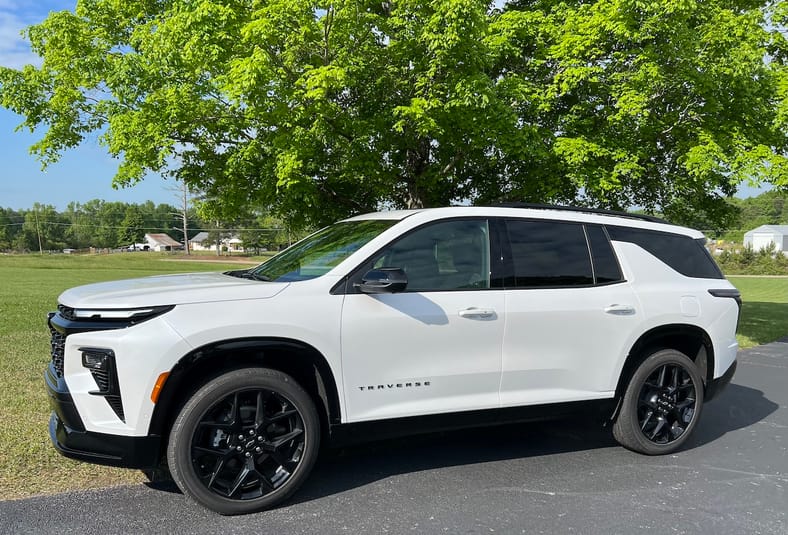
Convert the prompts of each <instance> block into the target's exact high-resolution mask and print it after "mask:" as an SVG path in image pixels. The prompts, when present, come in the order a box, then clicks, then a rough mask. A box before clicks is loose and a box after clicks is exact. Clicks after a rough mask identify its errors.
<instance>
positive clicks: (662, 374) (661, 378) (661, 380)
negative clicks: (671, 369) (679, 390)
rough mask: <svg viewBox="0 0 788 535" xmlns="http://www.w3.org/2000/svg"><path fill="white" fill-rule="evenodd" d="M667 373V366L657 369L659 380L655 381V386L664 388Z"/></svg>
mask: <svg viewBox="0 0 788 535" xmlns="http://www.w3.org/2000/svg"><path fill="white" fill-rule="evenodd" d="M667 371H668V367H667V365H665V366H662V367H661V368H660V369H659V379H657V384H658V385H659V386H660V388H664V387H665V374H666V372H667Z"/></svg>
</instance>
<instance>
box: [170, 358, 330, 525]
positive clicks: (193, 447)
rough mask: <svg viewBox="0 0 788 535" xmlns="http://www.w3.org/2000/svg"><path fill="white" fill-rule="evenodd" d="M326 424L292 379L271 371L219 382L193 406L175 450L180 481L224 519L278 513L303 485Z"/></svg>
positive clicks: (187, 408) (176, 427)
mask: <svg viewBox="0 0 788 535" xmlns="http://www.w3.org/2000/svg"><path fill="white" fill-rule="evenodd" d="M319 441H320V424H319V420H318V416H317V411H316V410H315V407H314V404H313V403H312V400H311V398H310V397H309V395H308V394H307V393H306V392H305V391H304V390H303V389H302V388H301V387H300V386H299V385H298V384H297V383H296V382H295V381H294V380H293V378H292V377H290V376H288V375H286V374H284V373H282V372H279V371H276V370H270V369H265V368H245V369H241V370H235V371H232V372H229V373H226V374H224V375H221V376H219V377H217V378H216V379H213V380H212V381H210V382H208V383H207V384H206V385H204V386H203V387H202V388H201V389H200V390H198V391H197V392H196V393H195V394H194V396H192V398H191V399H189V401H187V402H186V404H185V405H184V407H183V409H182V410H181V412H180V414H179V415H178V418H177V419H176V420H175V423H174V424H173V428H172V431H171V433H170V441H169V444H168V448H167V460H168V464H169V467H170V472H171V474H172V478H173V479H174V480H175V482H176V483H177V485H178V487H180V489H181V490H182V491H183V492H184V493H185V494H188V495H189V496H191V497H192V498H194V499H195V500H196V501H198V502H199V503H201V504H202V505H204V506H205V507H207V508H208V509H212V510H214V511H216V512H218V513H221V514H227V515H232V514H243V513H251V512H256V511H262V510H264V509H267V508H270V507H272V506H274V505H276V504H278V503H280V502H282V501H283V500H285V499H287V498H288V497H289V496H291V495H292V494H293V493H294V492H295V491H296V490H297V489H298V487H299V486H301V484H302V483H303V481H304V480H305V479H306V477H307V476H308V475H309V472H310V471H311V469H312V465H313V464H314V462H315V459H316V457H317V452H318V447H319Z"/></svg>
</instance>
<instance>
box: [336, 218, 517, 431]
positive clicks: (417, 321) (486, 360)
mask: <svg viewBox="0 0 788 535" xmlns="http://www.w3.org/2000/svg"><path fill="white" fill-rule="evenodd" d="M375 267H399V268H402V269H403V270H404V271H405V274H406V275H407V278H408V285H407V288H406V290H405V291H404V292H401V293H390V294H370V295H368V294H363V293H353V291H352V290H350V291H349V293H348V295H346V296H345V300H344V304H343V308H342V370H343V371H342V373H343V379H344V390H345V404H346V408H347V417H348V421H350V422H358V421H365V420H376V419H383V418H397V417H403V416H416V415H421V414H433V413H440V412H454V411H462V410H473V409H488V408H495V407H498V406H499V387H500V380H501V344H502V339H503V330H504V317H503V315H504V291H503V290H502V289H494V288H491V287H490V280H491V278H490V271H491V269H490V232H489V226H488V222H487V220H486V219H460V220H448V221H442V222H436V223H431V224H428V225H425V226H423V227H420V228H418V229H416V230H414V231H412V232H410V233H408V234H407V235H405V236H404V237H402V238H400V239H398V240H397V241H395V242H394V243H392V244H389V245H388V246H386V247H385V248H384V249H383V250H381V251H380V252H379V254H377V255H376V256H375V258H373V259H372V260H371V261H370V262H369V263H368V264H367V265H365V266H362V267H361V270H360V272H365V271H366V270H367V269H371V268H375ZM362 274H363V273H362Z"/></svg>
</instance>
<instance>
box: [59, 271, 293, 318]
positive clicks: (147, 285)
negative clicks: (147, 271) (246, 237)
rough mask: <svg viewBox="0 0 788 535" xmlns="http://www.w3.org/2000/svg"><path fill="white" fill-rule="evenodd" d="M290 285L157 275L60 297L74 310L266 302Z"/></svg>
mask: <svg viewBox="0 0 788 535" xmlns="http://www.w3.org/2000/svg"><path fill="white" fill-rule="evenodd" d="M288 285H289V283H280V282H260V281H254V280H249V279H239V278H237V277H231V276H229V275H224V274H222V273H187V274H184V275H157V276H154V277H143V278H139V279H127V280H119V281H111V282H99V283H96V284H88V285H85V286H78V287H76V288H71V289H70V290H66V291H65V292H63V293H62V294H60V297H59V298H58V300H59V302H60V303H61V304H63V305H66V306H68V307H73V308H85V307H91V308H103V309H113V308H115V309H116V308H135V307H147V306H156V305H181V304H186V303H206V302H212V301H213V302H215V301H233V300H240V299H266V298H269V297H273V296H275V295H276V294H278V293H279V292H281V291H282V290H284V289H285V288H286V287H287V286H288Z"/></svg>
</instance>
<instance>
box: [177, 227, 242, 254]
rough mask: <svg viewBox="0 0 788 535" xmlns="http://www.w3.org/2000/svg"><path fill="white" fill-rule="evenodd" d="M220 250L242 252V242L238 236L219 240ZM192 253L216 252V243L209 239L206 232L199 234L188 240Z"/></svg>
mask: <svg viewBox="0 0 788 535" xmlns="http://www.w3.org/2000/svg"><path fill="white" fill-rule="evenodd" d="M221 245H222V250H224V251H232V252H243V251H244V247H243V241H242V240H241V239H240V238H239V237H238V236H230V237H229V238H228V237H225V238H222V239H221ZM189 246H190V247H191V249H192V251H213V250H216V241H215V240H210V239H209V234H208V233H207V232H200V233H199V234H196V235H195V236H194V237H193V238H192V239H191V240H189Z"/></svg>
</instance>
